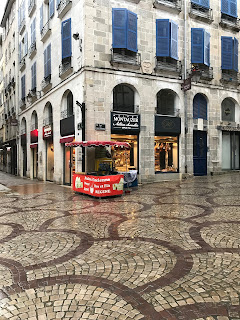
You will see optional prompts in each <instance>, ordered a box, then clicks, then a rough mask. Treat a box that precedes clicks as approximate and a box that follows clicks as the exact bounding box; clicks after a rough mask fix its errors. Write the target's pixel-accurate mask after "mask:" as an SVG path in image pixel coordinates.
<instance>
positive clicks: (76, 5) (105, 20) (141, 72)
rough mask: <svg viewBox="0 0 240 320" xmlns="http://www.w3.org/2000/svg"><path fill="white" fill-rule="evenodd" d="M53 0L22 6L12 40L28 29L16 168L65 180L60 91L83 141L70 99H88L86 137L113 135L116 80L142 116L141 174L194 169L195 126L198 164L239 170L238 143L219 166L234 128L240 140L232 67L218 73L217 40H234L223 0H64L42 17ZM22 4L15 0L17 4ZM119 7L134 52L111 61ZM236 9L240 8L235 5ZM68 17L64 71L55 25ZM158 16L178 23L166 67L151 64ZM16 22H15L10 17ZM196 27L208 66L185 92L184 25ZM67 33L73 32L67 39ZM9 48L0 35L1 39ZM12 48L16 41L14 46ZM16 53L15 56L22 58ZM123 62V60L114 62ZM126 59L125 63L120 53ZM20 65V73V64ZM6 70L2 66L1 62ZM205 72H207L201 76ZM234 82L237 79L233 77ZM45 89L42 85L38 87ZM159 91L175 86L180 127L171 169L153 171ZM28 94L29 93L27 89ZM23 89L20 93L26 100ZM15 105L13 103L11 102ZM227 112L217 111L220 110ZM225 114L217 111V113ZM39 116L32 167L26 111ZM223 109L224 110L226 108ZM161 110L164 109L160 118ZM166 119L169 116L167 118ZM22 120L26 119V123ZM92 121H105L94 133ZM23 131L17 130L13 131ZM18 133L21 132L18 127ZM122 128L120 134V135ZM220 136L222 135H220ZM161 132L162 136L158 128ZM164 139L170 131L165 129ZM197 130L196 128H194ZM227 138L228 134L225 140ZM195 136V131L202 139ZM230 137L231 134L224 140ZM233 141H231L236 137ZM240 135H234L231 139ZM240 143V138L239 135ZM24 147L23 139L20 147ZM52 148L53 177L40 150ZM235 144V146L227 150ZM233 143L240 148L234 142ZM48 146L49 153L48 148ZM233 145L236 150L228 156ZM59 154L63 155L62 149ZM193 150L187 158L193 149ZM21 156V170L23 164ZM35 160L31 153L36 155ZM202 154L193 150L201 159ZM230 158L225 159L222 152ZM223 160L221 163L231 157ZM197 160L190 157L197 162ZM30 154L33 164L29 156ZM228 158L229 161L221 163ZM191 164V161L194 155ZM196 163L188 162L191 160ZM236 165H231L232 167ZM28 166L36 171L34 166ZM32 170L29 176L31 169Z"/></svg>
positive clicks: (152, 177) (152, 176) (235, 29)
mask: <svg viewBox="0 0 240 320" xmlns="http://www.w3.org/2000/svg"><path fill="white" fill-rule="evenodd" d="M50 3H51V1H43V2H42V1H40V0H35V1H31V2H30V5H31V6H32V7H28V4H27V3H26V4H25V17H26V18H25V29H24V31H22V32H21V34H20V33H19V34H18V36H17V38H18V42H22V40H23V38H24V36H25V35H26V32H28V52H27V53H26V52H25V56H24V59H25V60H24V62H25V66H24V67H21V61H19V62H20V65H18V63H17V66H18V67H17V78H18V80H17V81H18V82H17V88H18V90H17V91H18V92H17V93H16V94H17V95H18V97H17V100H16V101H20V100H21V97H20V96H21V78H22V77H23V76H24V75H25V77H26V100H25V104H24V105H23V106H22V108H20V109H19V115H18V116H19V132H20V133H19V135H18V148H19V152H18V173H19V174H20V175H26V176H28V177H30V178H34V177H37V178H39V179H42V180H52V181H55V182H57V183H64V182H66V181H65V180H66V177H65V175H66V173H64V171H65V166H66V154H65V149H64V144H63V143H60V139H62V138H64V136H63V135H62V132H61V130H62V129H61V123H63V122H61V120H64V117H63V116H62V114H63V113H64V110H66V106H65V104H66V95H67V94H68V92H71V93H72V95H73V106H74V125H75V140H81V137H82V129H81V125H80V124H81V122H82V119H81V110H80V108H79V107H78V106H77V105H76V101H78V102H80V103H82V102H85V105H86V140H109V139H111V112H112V111H113V109H114V107H113V100H114V99H113V91H114V88H116V86H117V85H119V84H120V85H121V84H125V85H128V86H130V87H131V88H132V89H133V91H134V101H135V102H134V106H135V107H134V112H135V113H136V114H140V130H139V131H140V132H139V135H138V172H139V179H140V180H141V181H142V182H145V181H157V180H168V179H178V178H181V177H182V176H183V175H185V174H190V175H191V174H194V173H195V174H196V171H194V170H196V169H194V161H195V160H194V157H195V158H196V155H195V153H196V145H195V149H194V142H193V141H194V139H195V137H196V136H197V134H196V132H197V131H201V132H202V131H203V132H205V133H204V135H206V137H207V138H206V139H207V145H206V146H205V147H206V159H207V160H206V161H207V171H206V172H205V173H203V174H210V173H214V172H219V171H222V169H239V167H238V166H239V163H238V162H239V155H236V153H239V146H237V147H236V145H235V147H233V148H232V149H231V148H230V150H229V151H228V152H230V153H231V155H230V154H229V157H230V158H231V159H232V157H235V158H234V159H235V160H233V159H232V163H233V162H234V166H233V167H232V166H231V168H225V167H224V165H223V163H222V162H223V161H225V160H223V154H224V150H223V149H224V146H225V143H226V141H228V140H226V138H227V139H228V137H227V135H229V134H230V132H234V137H232V134H230V135H231V138H230V136H229V139H233V140H234V139H236V140H237V139H239V133H238V132H239V125H240V110H239V86H238V85H239V80H238V73H234V74H233V76H232V75H231V74H229V75H228V74H227V78H224V79H225V80H224V81H223V75H222V69H221V65H222V53H221V37H222V36H225V37H232V38H234V37H235V38H236V39H238V40H239V29H240V28H239V24H238V20H236V19H233V20H232V21H228V20H227V18H226V16H224V15H222V14H221V1H220V0H212V1H210V9H209V10H205V11H204V10H203V11H201V10H198V7H196V6H194V5H193V4H192V3H191V1H187V0H185V1H177V0H176V1H167V0H156V1H154V2H153V1H150V0H140V1H134V0H132V1H130V0H124V1H121V2H119V1H114V0H109V1H106V0H96V1H93V0H86V1H84V2H80V1H77V0H72V1H67V0H64V1H63V0H62V1H61V2H60V4H59V5H58V6H57V7H56V3H54V14H53V15H52V17H49V10H50V9H49V6H50ZM42 4H43V11H42V12H43V22H42V26H43V28H41V30H40V28H39V24H40V20H41V19H40V8H41V5H42ZM21 5H22V2H20V3H17V8H19V7H20V6H21ZM113 8H124V9H127V10H129V11H131V12H133V13H135V14H136V15H137V49H138V51H137V54H136V56H135V58H134V59H135V61H134V63H132V62H131V61H130V60H131V59H132V58H131V55H128V54H126V56H125V58H124V59H123V57H121V54H122V55H124V54H123V53H121V54H120V60H119V56H118V57H117V59H118V60H117V59H116V55H115V53H116V52H115V51H114V50H113V31H112V24H113V22H112V9H113ZM237 10H238V14H239V15H240V7H239V6H238V8H237ZM34 18H36V50H35V49H34V50H33V51H34V52H32V49H31V48H30V47H31V44H32V43H31V24H32V23H33V20H34ZM70 18H71V35H72V37H71V51H72V55H71V62H70V67H69V65H68V67H67V71H66V70H63V69H62V67H63V64H62V43H61V26H62V22H64V21H67V20H68V19H70ZM156 19H169V20H170V21H174V22H175V23H177V24H178V58H179V60H178V62H177V64H176V66H178V67H179V69H177V71H176V70H175V71H174V72H173V71H172V70H170V69H166V70H165V71H163V70H162V69H161V68H159V67H157V66H158V65H157V63H158V62H157V61H159V60H157V59H156ZM15 20H16V19H15ZM192 28H201V29H204V30H205V31H207V32H208V33H210V67H209V68H207V74H208V76H207V77H205V78H204V77H202V76H201V78H200V79H199V76H194V77H193V78H192V84H191V90H188V91H186V92H184V91H183V90H181V85H182V83H183V80H184V78H185V77H186V78H189V77H190V75H191V69H192V64H191V29H192ZM73 35H74V37H73ZM50 44H51V79H50V84H49V85H48V84H47V85H46V83H45V80H46V79H45V80H44V51H45V50H46V48H47V47H48V46H49V45H50ZM4 45H5V46H6V45H7V42H6V40H5V41H4V42H3V46H4ZM17 48H19V47H18V46H16V50H15V51H17V50H18V49H17ZM22 58H23V57H22ZM121 59H123V60H121ZM128 59H129V60H128ZM35 62H36V70H37V71H36V75H37V76H36V91H37V92H36V94H35V95H34V97H33V99H32V97H31V95H32V94H30V96H28V95H29V92H30V91H31V86H32V84H31V67H32V66H33V64H34V63H35ZM20 68H21V70H20ZM6 72H9V71H8V70H7V67H6ZM209 74H211V75H210V76H209ZM235 80H236V81H235ZM44 86H45V87H44ZM161 90H168V91H171V92H172V93H174V96H175V99H174V110H175V111H174V112H175V114H176V115H177V117H180V119H181V120H180V122H181V130H180V132H179V133H178V134H177V135H176V136H177V138H178V165H177V170H176V172H171V173H169V172H164V170H163V172H161V173H160V174H156V173H155V170H156V166H155V165H156V162H155V161H156V156H155V151H154V149H155V147H156V139H155V138H154V137H155V136H156V130H155V129H156V128H155V116H156V109H157V94H158V93H159V92H160V91H161ZM30 93H31V92H30ZM197 94H202V95H203V97H204V98H205V99H206V103H207V120H205V119H204V120H203V121H202V119H201V118H200V119H197V118H196V119H193V100H194V98H195V96H196V95H197ZM27 96H28V99H27ZM226 98H229V99H230V101H232V102H233V104H234V108H235V117H234V119H232V120H231V121H225V120H226V119H223V118H222V112H223V111H222V102H223V100H224V99H226ZM50 105H51V110H52V111H51V112H52V116H53V126H52V133H53V134H52V135H53V137H52V139H51V143H52V145H51V146H50V145H49V147H48V142H47V140H46V139H43V138H44V137H43V127H45V126H46V122H44V121H45V120H46V112H47V111H46V110H48V108H49V106H50ZM19 107H20V105H19ZM226 110H228V109H226ZM226 110H225V111H226ZM225 111H224V112H225ZM34 112H36V114H37V123H38V126H37V128H35V127H34V128H35V129H37V130H38V142H37V143H38V147H37V148H38V149H37V150H38V151H37V156H38V160H37V166H38V168H37V171H38V172H37V174H36V172H35V171H36V170H35V169H34V166H36V161H35V160H34V151H33V150H34V149H35V147H34V146H33V143H32V141H31V131H33V130H32V129H33V114H34ZM226 114H227V113H226ZM165 116H166V115H165ZM170 119H171V117H170ZM25 121H26V122H25ZM96 124H105V130H103V131H98V130H96V127H95V125H96ZM24 129H25V131H26V138H24V139H26V144H25V147H24V148H25V150H26V151H23V145H24V143H21V141H22V140H21V135H22V134H24ZM21 130H22V131H21ZM21 132H22V134H21ZM122 134H123V135H124V132H122ZM224 134H226V135H225V137H224V139H225V140H224V141H223V135H224ZM163 135H164V133H163ZM165 135H166V136H167V135H168V136H170V135H171V134H170V131H169V134H165ZM200 136H201V133H200ZM233 140H231V141H233ZM199 141H201V137H200V140H199ZM229 141H230V140H229ZM234 141H235V140H234ZM238 141H239V140H238ZM238 143H239V142H238ZM22 144H23V145H22ZM49 148H50V149H51V151H52V152H54V157H53V158H52V159H51V168H52V169H51V170H52V174H51V178H50V179H49V177H48V169H47V166H48V164H47V162H48V161H50V160H49V159H48V155H47V154H48V150H50V149H49ZM234 148H235V149H234ZM237 148H238V149H237ZM49 152H50V151H49ZM234 152H235V155H233V154H234ZM64 154H65V155H64ZM194 155H195V156H194ZM23 157H25V160H26V161H25V166H26V167H25V168H23V163H24V159H23ZM35 157H36V155H35ZM80 157H81V155H80V153H79V152H78V151H76V155H75V165H76V169H77V170H78V171H81V159H80ZM199 157H200V156H199ZM230 158H229V159H230ZM229 159H228V160H229ZM198 160H199V159H197V161H198ZM34 161H35V162H34ZM229 161H230V160H229ZM196 163H197V162H196ZM196 163H195V166H196V165H197V164H196ZM237 163H238V165H237ZM34 170H35V171H34ZM34 172H35V173H34Z"/></svg>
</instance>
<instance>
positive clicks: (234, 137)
mask: <svg viewBox="0 0 240 320" xmlns="http://www.w3.org/2000/svg"><path fill="white" fill-rule="evenodd" d="M239 158H240V149H239V133H237V132H223V133H222V169H223V170H239V169H240V161H239Z"/></svg>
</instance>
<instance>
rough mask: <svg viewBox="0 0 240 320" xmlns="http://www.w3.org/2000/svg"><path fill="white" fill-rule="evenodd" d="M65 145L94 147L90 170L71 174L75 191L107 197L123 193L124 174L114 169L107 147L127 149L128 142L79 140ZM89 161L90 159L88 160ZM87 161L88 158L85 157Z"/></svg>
mask: <svg viewBox="0 0 240 320" xmlns="http://www.w3.org/2000/svg"><path fill="white" fill-rule="evenodd" d="M65 146H66V147H86V148H87V147H95V148H96V152H95V155H96V157H95V159H94V160H93V159H92V160H91V161H92V162H94V163H92V164H91V165H92V167H94V170H93V171H92V172H88V173H85V172H76V173H74V174H73V180H72V181H73V184H72V189H73V190H74V191H75V192H79V193H84V194H88V195H90V196H93V197H109V196H116V195H122V194H123V187H124V176H123V174H119V173H118V172H115V171H114V167H113V161H112V159H111V154H110V153H109V152H108V150H107V148H108V147H118V148H123V149H128V148H129V144H128V143H126V142H119V141H81V142H77V141H74V142H70V143H66V144H65ZM89 161H90V160H89ZM87 162H88V158H87Z"/></svg>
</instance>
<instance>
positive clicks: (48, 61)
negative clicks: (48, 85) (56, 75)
mask: <svg viewBox="0 0 240 320" xmlns="http://www.w3.org/2000/svg"><path fill="white" fill-rule="evenodd" d="M47 72H48V74H47V75H48V76H49V75H50V74H51V44H49V45H48V46H47Z"/></svg>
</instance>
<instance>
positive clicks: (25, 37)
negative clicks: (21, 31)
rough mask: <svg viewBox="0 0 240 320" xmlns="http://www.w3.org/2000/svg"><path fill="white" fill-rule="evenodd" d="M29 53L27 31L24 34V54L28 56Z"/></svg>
mask: <svg viewBox="0 0 240 320" xmlns="http://www.w3.org/2000/svg"><path fill="white" fill-rule="evenodd" d="M27 53H28V33H27V32H26V34H25V36H24V55H25V56H26V55H27Z"/></svg>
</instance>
